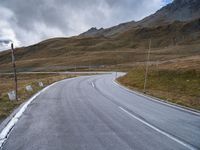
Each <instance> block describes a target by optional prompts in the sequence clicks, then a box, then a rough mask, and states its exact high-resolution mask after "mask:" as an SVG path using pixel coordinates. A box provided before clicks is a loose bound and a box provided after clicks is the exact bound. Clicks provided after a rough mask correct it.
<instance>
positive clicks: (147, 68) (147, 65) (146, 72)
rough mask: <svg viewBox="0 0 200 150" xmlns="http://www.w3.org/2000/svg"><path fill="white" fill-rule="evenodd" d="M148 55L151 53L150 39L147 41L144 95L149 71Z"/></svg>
mask: <svg viewBox="0 0 200 150" xmlns="http://www.w3.org/2000/svg"><path fill="white" fill-rule="evenodd" d="M150 53H151V39H150V40H149V50H148V56H147V62H146V71H145V78H144V91H143V92H144V93H146V84H147V77H148V71H149V59H150Z"/></svg>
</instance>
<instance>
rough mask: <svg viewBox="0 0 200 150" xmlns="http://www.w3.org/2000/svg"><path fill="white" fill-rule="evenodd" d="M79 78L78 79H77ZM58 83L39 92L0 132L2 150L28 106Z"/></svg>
mask: <svg viewBox="0 0 200 150" xmlns="http://www.w3.org/2000/svg"><path fill="white" fill-rule="evenodd" d="M75 78H78V77H75ZM75 78H70V79H65V80H73V79H75ZM62 81H63V80H61V81H58V82H55V83H53V84H51V85H49V86H47V87H45V88H44V89H42V90H41V91H39V92H38V93H36V94H35V95H34V96H33V97H31V98H30V99H29V100H28V101H27V102H26V103H25V104H24V105H23V106H22V108H21V109H20V110H19V111H18V112H17V113H16V114H15V115H14V117H13V118H12V119H11V120H10V121H9V122H8V124H7V125H6V126H5V128H4V129H3V130H2V131H1V132H0V149H1V148H2V146H3V143H4V142H5V141H6V140H7V138H8V136H9V133H10V132H11V130H12V129H13V127H14V126H15V124H16V123H17V122H18V121H19V119H20V117H21V116H22V115H23V113H24V111H25V110H26V108H27V107H28V105H29V104H30V103H31V102H32V101H33V100H34V99H35V98H36V97H37V96H39V95H40V94H41V93H42V92H44V91H46V90H47V89H48V88H50V87H52V86H53V85H55V84H57V83H59V82H62Z"/></svg>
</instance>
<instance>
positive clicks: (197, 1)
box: [81, 0, 200, 36]
mask: <svg viewBox="0 0 200 150" xmlns="http://www.w3.org/2000/svg"><path fill="white" fill-rule="evenodd" d="M199 17H200V0H174V2H173V3H171V4H168V5H167V6H165V7H163V8H162V9H160V10H158V11H157V12H156V13H155V14H152V15H150V16H148V17H146V18H144V19H142V20H141V21H138V22H135V21H132V22H127V23H123V24H120V25H117V26H115V27H111V28H108V29H100V30H97V29H96V30H95V32H92V33H91V32H90V31H91V29H90V30H89V31H86V32H85V33H83V34H81V36H95V35H104V36H113V35H116V34H118V33H122V32H124V31H127V30H129V29H131V28H133V27H135V28H137V27H149V26H161V25H164V24H170V23H172V22H174V21H191V20H194V19H198V18H199ZM92 29H94V28H92Z"/></svg>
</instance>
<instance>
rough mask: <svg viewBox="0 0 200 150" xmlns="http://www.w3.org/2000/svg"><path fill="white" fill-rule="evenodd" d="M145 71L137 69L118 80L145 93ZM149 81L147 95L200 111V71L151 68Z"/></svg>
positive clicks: (140, 68)
mask: <svg viewBox="0 0 200 150" xmlns="http://www.w3.org/2000/svg"><path fill="white" fill-rule="evenodd" d="M144 70H145V69H144V67H138V68H135V69H133V70H131V71H130V72H129V73H128V74H127V75H126V76H124V77H121V78H119V79H118V80H119V82H120V83H122V84H123V85H125V86H127V87H129V88H132V89H134V90H137V91H140V92H143V87H144V74H145V71H144ZM147 79H148V80H147V87H146V93H147V94H149V95H152V96H155V97H159V98H161V99H164V100H167V101H170V102H173V103H176V104H179V105H183V106H187V107H191V108H194V109H198V110H200V72H199V71H196V70H193V69H190V70H185V69H182V70H181V69H180V70H171V69H158V68H156V67H150V71H149V74H148V78H147Z"/></svg>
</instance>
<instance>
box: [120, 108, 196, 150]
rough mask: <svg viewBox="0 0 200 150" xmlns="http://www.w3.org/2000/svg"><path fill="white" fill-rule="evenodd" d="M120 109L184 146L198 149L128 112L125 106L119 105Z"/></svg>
mask: <svg viewBox="0 0 200 150" xmlns="http://www.w3.org/2000/svg"><path fill="white" fill-rule="evenodd" d="M119 109H121V110H122V111H123V112H125V113H127V114H128V115H130V116H131V117H133V118H134V119H136V120H138V121H140V122H141V123H143V124H145V125H146V126H148V127H150V128H151V129H153V130H155V131H157V132H159V133H160V134H162V135H164V136H167V137H168V138H170V139H172V140H174V141H175V142H177V143H179V144H181V145H183V146H184V147H186V148H188V149H190V150H197V148H195V147H193V146H192V145H190V144H187V143H185V142H183V141H181V140H179V139H177V138H176V137H174V136H172V135H170V134H168V133H166V132H164V131H162V130H160V129H158V128H157V127H155V126H153V125H151V124H149V123H148V122H146V121H144V120H142V119H140V118H138V117H136V116H135V115H133V114H131V113H130V112H128V111H127V110H125V109H124V108H122V107H119Z"/></svg>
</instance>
